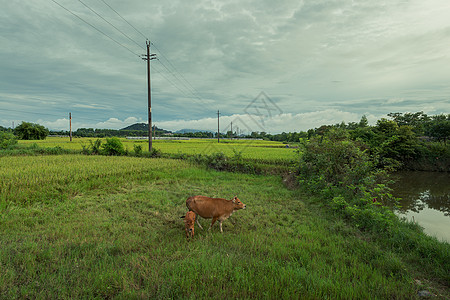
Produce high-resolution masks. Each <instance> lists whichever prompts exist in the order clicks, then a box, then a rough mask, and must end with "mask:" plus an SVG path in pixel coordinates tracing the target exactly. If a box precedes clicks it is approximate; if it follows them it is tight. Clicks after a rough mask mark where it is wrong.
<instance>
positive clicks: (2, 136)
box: [0, 131, 17, 149]
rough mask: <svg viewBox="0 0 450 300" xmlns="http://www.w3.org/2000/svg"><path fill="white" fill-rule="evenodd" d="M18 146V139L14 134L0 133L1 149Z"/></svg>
mask: <svg viewBox="0 0 450 300" xmlns="http://www.w3.org/2000/svg"><path fill="white" fill-rule="evenodd" d="M16 144H17V138H16V137H15V136H14V134H12V133H10V132H6V131H0V149H7V148H11V147H12V146H14V145H16Z"/></svg>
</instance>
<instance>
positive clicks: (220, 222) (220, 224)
mask: <svg viewBox="0 0 450 300" xmlns="http://www.w3.org/2000/svg"><path fill="white" fill-rule="evenodd" d="M219 226H220V232H223V230H222V221H221V220H219Z"/></svg>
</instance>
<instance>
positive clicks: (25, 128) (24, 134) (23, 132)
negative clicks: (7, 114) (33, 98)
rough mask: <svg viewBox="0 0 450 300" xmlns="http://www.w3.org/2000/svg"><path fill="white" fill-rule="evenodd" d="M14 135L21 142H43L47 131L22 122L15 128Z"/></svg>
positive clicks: (42, 127) (41, 127)
mask: <svg viewBox="0 0 450 300" xmlns="http://www.w3.org/2000/svg"><path fill="white" fill-rule="evenodd" d="M15 133H16V135H17V136H18V137H19V139H21V140H45V138H46V137H47V136H48V134H49V131H48V129H47V128H45V127H44V126H42V125H39V124H34V123H29V122H22V123H21V124H20V125H19V126H17V127H16V129H15Z"/></svg>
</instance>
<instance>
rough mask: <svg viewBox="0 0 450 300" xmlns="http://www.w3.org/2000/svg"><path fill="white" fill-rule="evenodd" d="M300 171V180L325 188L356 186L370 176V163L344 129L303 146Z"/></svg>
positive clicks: (371, 167) (366, 155) (315, 138)
mask: <svg viewBox="0 0 450 300" xmlns="http://www.w3.org/2000/svg"><path fill="white" fill-rule="evenodd" d="M302 147H303V149H302V150H301V151H300V153H302V154H301V158H300V164H299V172H300V174H301V175H302V178H303V179H307V180H308V181H309V182H310V183H313V182H312V181H316V182H315V183H314V184H319V186H322V187H325V186H327V185H334V186H341V187H346V186H348V185H358V184H360V183H363V182H365V181H366V180H367V178H368V177H370V176H371V171H372V169H373V162H372V161H371V159H370V157H369V155H368V154H367V153H366V151H364V150H361V149H360V147H359V146H358V144H357V142H354V141H352V140H350V139H349V135H348V132H347V131H345V130H343V129H331V130H330V131H329V132H328V133H327V134H325V136H323V137H313V138H312V139H311V140H309V141H307V142H304V143H303V144H302Z"/></svg>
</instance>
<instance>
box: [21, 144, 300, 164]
mask: <svg viewBox="0 0 450 300" xmlns="http://www.w3.org/2000/svg"><path fill="white" fill-rule="evenodd" d="M95 140H97V138H73V139H72V142H70V140H69V138H66V137H48V138H47V139H45V140H40V141H26V140H21V141H19V143H20V144H22V145H30V144H34V143H36V144H37V145H39V146H40V147H45V148H48V147H57V146H58V147H61V148H64V149H73V150H81V149H82V146H83V145H84V146H88V145H89V143H90V141H92V142H94V141H95ZM100 140H102V141H103V142H104V141H105V139H100ZM120 141H121V142H122V143H123V144H124V147H125V149H127V150H128V151H133V147H134V146H133V145H141V146H142V149H143V150H144V151H145V150H148V141H145V140H128V139H125V138H121V139H120ZM153 147H154V148H156V149H158V150H160V151H161V152H162V153H164V154H187V155H193V154H212V153H220V152H222V153H224V154H225V155H227V156H233V155H234V154H235V152H240V153H241V154H242V157H243V158H244V159H248V160H252V161H256V162H258V161H261V162H267V163H275V164H276V163H290V162H291V161H293V160H294V159H295V158H296V149H292V148H286V147H285V145H284V144H282V143H280V142H272V141H262V140H221V142H220V143H217V140H210V139H192V140H155V141H153Z"/></svg>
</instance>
